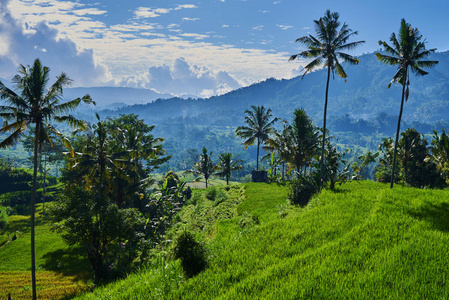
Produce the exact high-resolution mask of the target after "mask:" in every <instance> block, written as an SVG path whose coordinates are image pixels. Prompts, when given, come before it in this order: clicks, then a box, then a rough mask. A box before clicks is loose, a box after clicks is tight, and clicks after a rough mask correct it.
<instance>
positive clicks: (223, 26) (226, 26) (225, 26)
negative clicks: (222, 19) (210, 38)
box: [221, 24, 229, 28]
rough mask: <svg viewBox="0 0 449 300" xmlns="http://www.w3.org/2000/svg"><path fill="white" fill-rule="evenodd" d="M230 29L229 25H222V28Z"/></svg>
mask: <svg viewBox="0 0 449 300" xmlns="http://www.w3.org/2000/svg"><path fill="white" fill-rule="evenodd" d="M228 27H229V25H226V24H223V25H221V28H228Z"/></svg>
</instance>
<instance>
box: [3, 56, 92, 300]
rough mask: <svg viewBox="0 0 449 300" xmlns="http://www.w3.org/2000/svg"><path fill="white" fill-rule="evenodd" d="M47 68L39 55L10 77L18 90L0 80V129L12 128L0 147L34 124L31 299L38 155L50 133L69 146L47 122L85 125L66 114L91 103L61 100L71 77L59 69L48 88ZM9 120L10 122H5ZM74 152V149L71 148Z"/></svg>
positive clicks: (12, 140)
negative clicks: (30, 63)
mask: <svg viewBox="0 0 449 300" xmlns="http://www.w3.org/2000/svg"><path fill="white" fill-rule="evenodd" d="M49 72H50V69H49V68H48V67H43V66H42V65H41V62H40V61H39V59H36V60H35V61H34V64H33V66H32V67H30V66H28V67H25V66H23V65H20V67H19V74H17V75H15V76H14V78H13V83H15V84H16V86H17V89H16V90H17V92H15V91H13V90H11V89H9V88H7V87H6V86H5V85H4V84H3V82H1V81H0V94H1V96H0V98H1V99H3V100H4V102H5V105H2V106H0V117H1V118H3V119H4V120H5V122H4V123H3V127H2V128H0V133H5V132H7V131H11V132H12V133H11V134H10V135H9V136H8V137H7V138H6V139H4V140H3V141H2V142H0V148H5V147H8V146H11V145H13V144H15V143H16V142H17V141H19V140H20V138H21V137H22V136H23V135H24V133H25V131H26V129H27V127H28V126H30V125H31V124H33V125H34V126H35V129H34V157H33V158H34V159H33V166H34V170H33V185H32V189H31V277H32V290H33V299H36V264H35V251H34V248H35V247H34V212H35V208H34V205H35V199H36V179H37V165H38V161H37V159H38V156H39V153H40V149H41V148H42V144H43V143H44V142H48V143H49V144H50V145H52V141H51V138H50V133H53V134H55V135H56V136H58V137H61V138H62V139H63V140H64V145H65V146H67V147H69V148H71V147H70V143H69V141H68V140H67V139H66V138H65V137H64V136H63V135H62V134H61V133H60V132H59V131H58V130H57V129H56V128H55V127H54V126H53V125H52V124H51V123H50V122H51V121H55V122H57V123H66V124H69V125H71V126H73V127H76V126H84V122H82V121H80V120H78V119H76V118H75V117H73V116H72V115H69V114H67V113H69V112H70V111H71V110H74V109H75V108H76V107H77V106H78V104H79V103H80V102H81V101H83V102H85V103H92V102H93V101H92V99H91V98H90V96H89V95H85V96H84V97H83V98H77V99H75V100H72V101H67V102H64V103H61V99H62V89H63V87H65V86H67V85H69V84H70V83H71V80H70V79H69V78H68V77H67V76H66V74H64V73H61V75H59V76H58V77H57V78H56V82H55V83H53V85H51V86H50V88H47V84H48V80H49ZM8 121H11V122H12V123H8ZM71 152H72V154H73V150H72V151H71Z"/></svg>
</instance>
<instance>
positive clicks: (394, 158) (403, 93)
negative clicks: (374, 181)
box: [390, 68, 408, 189]
mask: <svg viewBox="0 0 449 300" xmlns="http://www.w3.org/2000/svg"><path fill="white" fill-rule="evenodd" d="M407 71H408V68H407V69H405V74H404V82H403V84H402V98H401V109H400V110H399V117H398V128H397V130H396V140H395V141H394V154H393V166H392V167H391V182H390V188H391V189H392V188H393V185H394V173H395V170H396V156H397V154H398V141H399V131H400V129H401V118H402V111H403V109H404V96H405V85H406V80H407Z"/></svg>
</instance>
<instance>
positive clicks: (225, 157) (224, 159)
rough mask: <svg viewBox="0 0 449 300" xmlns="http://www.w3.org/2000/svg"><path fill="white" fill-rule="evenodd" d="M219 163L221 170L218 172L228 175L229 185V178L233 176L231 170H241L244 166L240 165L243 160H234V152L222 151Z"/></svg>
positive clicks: (220, 174) (221, 174)
mask: <svg viewBox="0 0 449 300" xmlns="http://www.w3.org/2000/svg"><path fill="white" fill-rule="evenodd" d="M218 160H219V162H218V165H217V169H218V170H220V171H219V172H217V173H216V174H217V175H218V176H224V177H226V184H227V185H229V178H230V177H231V172H233V171H237V170H241V169H242V166H241V165H239V163H241V162H242V161H241V160H235V161H233V160H232V153H230V152H227V153H220V154H218Z"/></svg>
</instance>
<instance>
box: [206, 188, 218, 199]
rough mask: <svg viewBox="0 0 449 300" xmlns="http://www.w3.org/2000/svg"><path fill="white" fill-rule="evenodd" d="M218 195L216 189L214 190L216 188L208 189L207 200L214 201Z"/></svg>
mask: <svg viewBox="0 0 449 300" xmlns="http://www.w3.org/2000/svg"><path fill="white" fill-rule="evenodd" d="M216 195H217V189H216V188H214V187H210V188H207V190H206V198H207V199H209V200H211V201H214V200H215V196H216Z"/></svg>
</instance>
